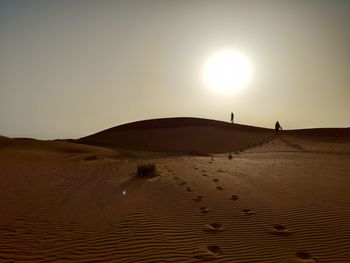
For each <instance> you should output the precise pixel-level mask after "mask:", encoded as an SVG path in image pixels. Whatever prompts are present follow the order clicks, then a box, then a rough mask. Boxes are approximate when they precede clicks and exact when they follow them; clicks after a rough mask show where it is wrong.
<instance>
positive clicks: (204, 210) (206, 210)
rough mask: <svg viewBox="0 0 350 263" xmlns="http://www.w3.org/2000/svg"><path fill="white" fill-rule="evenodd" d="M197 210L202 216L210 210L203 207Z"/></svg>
mask: <svg viewBox="0 0 350 263" xmlns="http://www.w3.org/2000/svg"><path fill="white" fill-rule="evenodd" d="M199 210H200V211H201V212H202V213H204V214H206V213H208V212H209V211H210V209H209V208H208V207H205V206H202V207H201V208H199Z"/></svg>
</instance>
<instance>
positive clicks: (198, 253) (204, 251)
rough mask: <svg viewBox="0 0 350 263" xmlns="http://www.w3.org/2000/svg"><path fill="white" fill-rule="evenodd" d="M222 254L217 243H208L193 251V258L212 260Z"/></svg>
mask: <svg viewBox="0 0 350 263" xmlns="http://www.w3.org/2000/svg"><path fill="white" fill-rule="evenodd" d="M221 254H222V252H221V248H220V247H219V246H217V245H209V246H205V247H199V248H197V249H196V250H195V251H194V252H193V255H194V257H195V258H198V259H202V260H205V261H209V260H214V259H216V258H218V257H219V256H220V255H221Z"/></svg>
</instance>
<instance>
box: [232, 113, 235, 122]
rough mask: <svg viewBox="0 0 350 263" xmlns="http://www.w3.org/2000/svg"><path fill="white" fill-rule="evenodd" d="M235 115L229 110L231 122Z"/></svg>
mask: <svg viewBox="0 0 350 263" xmlns="http://www.w3.org/2000/svg"><path fill="white" fill-rule="evenodd" d="M234 117H235V115H234V114H233V112H231V123H233V118H234Z"/></svg>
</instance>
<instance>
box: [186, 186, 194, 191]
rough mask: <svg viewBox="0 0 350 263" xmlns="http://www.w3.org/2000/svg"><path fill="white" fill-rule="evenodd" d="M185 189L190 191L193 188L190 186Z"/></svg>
mask: <svg viewBox="0 0 350 263" xmlns="http://www.w3.org/2000/svg"><path fill="white" fill-rule="evenodd" d="M186 190H187V191H188V192H192V191H193V190H194V189H193V188H192V187H186Z"/></svg>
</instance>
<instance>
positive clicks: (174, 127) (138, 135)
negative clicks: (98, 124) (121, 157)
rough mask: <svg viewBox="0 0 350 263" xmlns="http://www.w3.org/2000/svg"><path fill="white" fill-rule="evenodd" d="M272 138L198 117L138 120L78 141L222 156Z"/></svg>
mask: <svg viewBox="0 0 350 263" xmlns="http://www.w3.org/2000/svg"><path fill="white" fill-rule="evenodd" d="M271 138H273V132H272V131H271V130H269V129H264V128H257V127H252V126H245V125H238V124H231V123H226V122H222V121H214V120H207V119H199V118H167V119H155V120H146V121H139V122H134V123H129V124H124V125H120V126H117V127H114V128H110V129H107V130H104V131H101V132H98V133H96V134H93V135H90V136H87V137H84V138H81V139H80V140H79V142H81V143H86V144H93V145H101V146H108V147H110V146H115V147H119V148H123V149H129V150H147V151H157V152H178V153H190V152H198V153H224V152H230V151H237V150H242V149H246V148H249V147H252V146H255V145H257V144H259V143H262V142H264V141H267V140H270V139H271Z"/></svg>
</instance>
